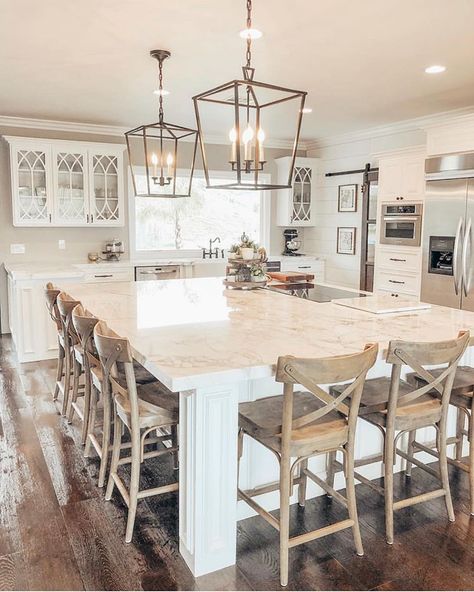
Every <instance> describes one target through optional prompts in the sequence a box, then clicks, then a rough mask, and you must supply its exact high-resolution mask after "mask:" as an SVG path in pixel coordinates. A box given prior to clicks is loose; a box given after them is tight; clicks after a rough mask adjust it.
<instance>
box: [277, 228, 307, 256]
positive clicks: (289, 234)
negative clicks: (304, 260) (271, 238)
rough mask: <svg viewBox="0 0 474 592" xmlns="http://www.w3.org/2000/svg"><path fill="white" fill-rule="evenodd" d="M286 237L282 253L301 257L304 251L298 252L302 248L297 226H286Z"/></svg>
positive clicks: (284, 232)
mask: <svg viewBox="0 0 474 592" xmlns="http://www.w3.org/2000/svg"><path fill="white" fill-rule="evenodd" d="M283 236H284V237H285V249H284V251H283V253H282V255H284V256H285V257H301V256H302V255H303V253H297V252H296V251H298V250H299V249H300V248H301V240H300V239H299V238H298V229H297V228H286V229H285V230H284V231H283Z"/></svg>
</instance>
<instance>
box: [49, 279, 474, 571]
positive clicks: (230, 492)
mask: <svg viewBox="0 0 474 592" xmlns="http://www.w3.org/2000/svg"><path fill="white" fill-rule="evenodd" d="M57 283H58V284H59V287H60V288H62V289H64V290H66V291H67V292H68V293H69V294H71V296H73V297H74V298H76V299H77V300H80V301H81V302H82V304H83V305H84V306H85V307H86V308H88V309H89V310H90V311H91V312H92V313H93V314H95V315H96V316H98V317H99V318H101V319H103V320H105V321H106V322H107V323H108V325H109V326H110V327H111V328H112V329H113V330H115V331H116V332H117V333H119V334H120V335H123V336H125V337H127V338H128V339H129V340H130V343H131V347H132V350H133V352H134V356H135V357H136V359H137V360H138V361H139V362H140V363H142V364H143V365H144V366H145V367H146V368H147V369H148V370H149V371H150V372H152V373H153V374H154V375H155V376H156V377H157V378H158V379H159V380H160V381H162V382H163V383H164V384H165V385H166V386H167V387H168V388H170V389H171V390H173V391H179V392H180V494H179V515H180V523H179V536H180V551H181V553H182V555H183V556H184V558H185V560H186V562H187V564H188V565H189V567H190V569H191V571H192V572H193V574H194V575H195V576H199V575H203V574H205V573H208V572H211V571H215V570H217V569H220V568H223V567H226V566H229V565H232V564H233V563H235V549H236V522H237V520H238V519H239V518H242V517H244V516H247V515H249V514H248V513H245V512H247V508H245V510H244V509H242V508H240V507H239V508H238V506H237V502H236V476H237V471H236V468H237V447H236V442H237V413H238V403H239V402H241V401H251V400H255V399H257V398H260V397H263V396H268V395H271V394H279V393H280V392H281V391H282V389H281V385H279V384H276V383H275V381H274V379H273V376H274V372H275V364H276V361H277V358H278V356H280V355H285V354H293V355H296V356H305V357H322V356H331V355H341V354H346V353H353V352H355V351H358V350H361V349H362V348H363V346H364V345H365V343H367V342H373V341H377V342H379V343H380V357H379V360H378V361H377V363H376V365H375V366H374V367H373V368H372V369H371V371H370V373H369V376H370V377H375V376H385V375H388V374H389V373H390V368H389V366H387V365H386V363H385V362H384V360H383V351H384V348H385V347H386V346H387V344H388V342H389V341H390V340H391V339H406V340H414V341H416V340H418V341H436V340H441V339H448V338H452V337H454V336H456V335H457V333H458V331H459V330H461V329H470V330H471V331H472V332H473V333H474V313H470V312H466V311H460V310H454V309H449V308H444V307H438V306H433V307H432V308H431V309H428V310H421V311H416V312H403V313H397V314H388V315H381V314H378V315H377V314H371V313H368V312H362V311H359V310H355V309H352V308H347V307H343V306H338V305H337V304H335V303H323V304H318V303H315V302H309V301H307V300H304V299H299V298H295V297H291V296H288V295H284V294H278V293H275V292H270V291H268V290H255V291H252V292H243V291H233V290H226V289H225V288H224V287H223V285H222V279H219V278H208V279H185V280H171V281H162V282H145V283H136V282H116V283H113V284H68V283H67V282H61V281H59V282H57ZM471 357H472V348H471V349H470V350H469V351H468V352H467V353H466V355H465V358H464V360H463V362H464V363H469V362H470V361H471ZM453 422H454V418H450V424H452V423H453ZM451 427H452V426H451ZM421 431H423V430H421ZM427 431H428V430H427ZM417 439H419V440H420V441H428V440H430V439H432V435H431V434H429V433H427V434H419V437H418V438H417ZM380 450H381V436H380V434H379V432H378V431H377V430H375V429H374V428H371V426H368V425H367V424H363V425H361V426H360V428H359V432H358V436H357V441H356V457H365V456H370V455H372V454H375V453H378V452H380ZM430 460H431V459H430ZM310 466H311V469H312V470H313V472H315V473H319V474H324V471H325V462H324V457H323V456H321V457H317V458H315V459H312V460H311V465H310ZM398 468H400V467H398ZM364 469H365V470H364V471H362V470H361V472H364V473H365V475H366V476H367V477H369V478H375V477H378V476H380V465H371V466H368V467H365V468H364ZM276 475H277V465H276V461H275V459H274V457H273V455H272V454H271V453H269V452H268V451H267V450H265V449H263V448H262V447H261V446H259V445H258V444H257V443H255V442H246V444H245V449H244V458H243V463H242V466H241V475H240V479H241V486H242V487H243V488H248V487H254V486H257V485H260V484H263V483H266V482H268V481H272V480H275V477H276ZM338 476H339V477H341V475H338ZM341 478H342V477H341ZM341 486H343V482H342V481H336V487H341ZM318 494H320V491H318V490H317V488H316V486H314V487H313V488H310V487H309V488H308V497H311V496H314V495H318ZM260 501H261V502H262V503H263V505H266V507H267V508H268V509H273V508H275V507H277V504H278V497H277V494H275V492H273V493H272V494H267V495H265V496H262V498H261V500H260Z"/></svg>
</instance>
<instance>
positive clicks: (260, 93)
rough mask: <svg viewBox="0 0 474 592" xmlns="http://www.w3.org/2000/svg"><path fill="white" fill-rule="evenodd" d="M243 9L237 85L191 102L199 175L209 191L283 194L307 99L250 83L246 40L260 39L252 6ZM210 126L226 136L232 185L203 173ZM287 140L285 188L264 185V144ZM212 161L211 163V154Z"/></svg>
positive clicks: (230, 84) (252, 70) (302, 93)
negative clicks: (243, 52)
mask: <svg viewBox="0 0 474 592" xmlns="http://www.w3.org/2000/svg"><path fill="white" fill-rule="evenodd" d="M245 4H246V7H247V22H246V28H245V29H244V30H243V31H241V32H240V36H241V37H242V38H243V39H246V40H247V52H246V64H245V66H243V68H242V71H243V79H242V80H231V81H230V82H227V83H226V84H221V85H220V86H217V87H216V88H213V89H212V90H208V91H206V92H203V93H201V94H199V95H196V96H195V97H193V101H194V110H195V112H196V120H197V126H198V132H199V141H200V145H201V152H202V160H203V165H204V175H205V177H206V183H207V186H208V187H210V188H216V189H222V188H226V189H253V190H263V189H270V190H271V189H287V188H289V187H291V186H292V182H293V171H294V167H295V158H296V153H297V151H298V142H299V138H300V130H301V121H302V117H303V108H304V103H305V99H306V95H307V93H306V92H305V91H301V90H293V89H291V88H286V87H284V86H276V85H274V84H267V83H265V82H258V81H257V80H255V68H253V67H252V39H258V38H260V37H261V36H262V33H261V32H260V31H259V30H258V29H254V28H253V27H252V0H245ZM216 126H217V127H218V128H220V129H222V128H223V129H224V130H226V133H228V136H229V143H230V144H229V156H228V170H229V171H231V172H232V173H233V179H232V181H231V182H229V183H221V182H218V183H213V184H211V179H210V176H209V170H210V169H212V168H214V166H216V165H214V164H213V163H212V165H211V163H210V157H211V154H210V151H208V150H207V144H210V143H212V142H211V141H210V136H211V134H212V127H214V128H215V127H216ZM276 130H278V132H276ZM278 135H280V136H282V137H278ZM289 138H291V140H290V141H291V146H292V153H291V161H290V170H289V172H288V179H287V182H286V184H281V185H275V184H274V183H268V182H267V178H268V167H267V168H266V165H267V164H268V163H267V161H266V159H265V142H267V146H268V140H270V141H271V142H272V144H273V145H274V144H275V140H278V141H279V144H280V145H281V144H282V140H283V141H284V143H285V144H287V143H288V139H289ZM214 142H215V140H214ZM213 152H214V151H213ZM212 156H214V157H215V154H214V153H213V154H212Z"/></svg>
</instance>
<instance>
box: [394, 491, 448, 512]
mask: <svg viewBox="0 0 474 592" xmlns="http://www.w3.org/2000/svg"><path fill="white" fill-rule="evenodd" d="M445 495H446V491H445V490H444V489H435V490H434V491H429V492H428V493H420V494H419V495H414V496H413V497H407V498H405V499H402V500H398V501H396V502H393V509H394V510H401V509H402V508H406V507H408V506H414V505H415V504H420V503H422V502H427V501H428V500H432V499H436V498H437V497H444V496H445Z"/></svg>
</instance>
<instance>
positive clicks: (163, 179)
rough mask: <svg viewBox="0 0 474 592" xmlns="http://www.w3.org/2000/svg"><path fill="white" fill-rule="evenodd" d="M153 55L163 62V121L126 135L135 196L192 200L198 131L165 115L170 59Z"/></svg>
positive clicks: (166, 53) (162, 53)
mask: <svg viewBox="0 0 474 592" xmlns="http://www.w3.org/2000/svg"><path fill="white" fill-rule="evenodd" d="M150 55H151V56H152V57H154V58H156V59H157V60H158V63H159V83H160V85H159V89H158V90H157V91H156V94H158V96H159V120H158V122H156V123H150V124H147V125H141V126H139V127H136V128H135V129H132V130H130V131H128V132H126V133H125V138H126V141H127V150H128V158H129V163H130V169H131V172H132V179H133V187H134V191H135V195H136V196H139V197H163V198H174V197H189V196H190V195H191V185H192V178H193V173H194V165H195V161H196V151H197V138H198V132H197V130H195V129H192V128H188V127H184V126H181V125H176V124H174V123H167V122H166V121H165V120H164V114H163V96H164V95H165V94H167V93H166V91H164V90H163V84H162V78H163V74H162V69H163V61H164V60H165V59H166V58H168V57H169V56H170V52H169V51H166V50H161V49H158V50H153V51H151V52H150Z"/></svg>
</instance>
